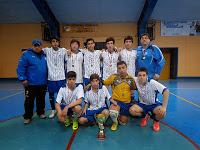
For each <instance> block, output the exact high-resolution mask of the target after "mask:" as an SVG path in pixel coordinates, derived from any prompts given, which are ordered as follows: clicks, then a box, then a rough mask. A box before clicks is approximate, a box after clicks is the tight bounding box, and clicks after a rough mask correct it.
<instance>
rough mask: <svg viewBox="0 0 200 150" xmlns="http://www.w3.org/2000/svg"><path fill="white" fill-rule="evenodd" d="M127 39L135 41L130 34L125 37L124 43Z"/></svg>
mask: <svg viewBox="0 0 200 150" xmlns="http://www.w3.org/2000/svg"><path fill="white" fill-rule="evenodd" d="M126 40H131V41H132V43H133V37H132V36H130V35H128V36H126V37H125V38H124V43H125V42H126Z"/></svg>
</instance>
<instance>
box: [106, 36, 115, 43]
mask: <svg viewBox="0 0 200 150" xmlns="http://www.w3.org/2000/svg"><path fill="white" fill-rule="evenodd" d="M110 41H113V44H115V39H114V38H113V37H108V38H107V39H106V43H108V42H110Z"/></svg>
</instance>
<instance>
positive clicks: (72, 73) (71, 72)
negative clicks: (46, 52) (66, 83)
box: [67, 71, 76, 79]
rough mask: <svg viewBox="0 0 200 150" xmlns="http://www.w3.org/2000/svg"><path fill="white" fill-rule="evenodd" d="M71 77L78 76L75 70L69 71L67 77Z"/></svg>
mask: <svg viewBox="0 0 200 150" xmlns="http://www.w3.org/2000/svg"><path fill="white" fill-rule="evenodd" d="M69 78H76V72H74V71H69V72H67V79H69Z"/></svg>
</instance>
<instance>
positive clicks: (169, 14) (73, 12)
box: [0, 0, 200, 24]
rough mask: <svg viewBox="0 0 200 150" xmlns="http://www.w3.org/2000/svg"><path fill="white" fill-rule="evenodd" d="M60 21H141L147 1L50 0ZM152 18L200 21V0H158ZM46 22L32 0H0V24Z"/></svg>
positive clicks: (71, 22) (70, 22)
mask: <svg viewBox="0 0 200 150" xmlns="http://www.w3.org/2000/svg"><path fill="white" fill-rule="evenodd" d="M46 1H47V3H48V5H49V7H50V9H51V10H52V12H53V14H54V15H55V17H56V18H57V20H58V21H59V22H60V23H64V24H80V23H110V22H113V23H115V22H137V21H138V19H139V17H140V14H141V11H142V9H143V6H144V3H145V0H46ZM151 19H155V20H166V21H184V20H200V0H158V2H157V4H156V6H155V8H154V10H153V13H152V15H151ZM42 21H44V20H43V18H42V16H41V15H40V13H39V12H38V10H37V9H36V7H35V5H34V4H33V2H32V0H0V23H40V22H42Z"/></svg>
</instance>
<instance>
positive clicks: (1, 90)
mask: <svg viewBox="0 0 200 150" xmlns="http://www.w3.org/2000/svg"><path fill="white" fill-rule="evenodd" d="M23 90H24V89H0V92H5V91H23Z"/></svg>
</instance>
